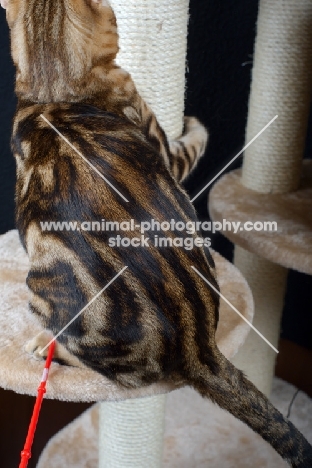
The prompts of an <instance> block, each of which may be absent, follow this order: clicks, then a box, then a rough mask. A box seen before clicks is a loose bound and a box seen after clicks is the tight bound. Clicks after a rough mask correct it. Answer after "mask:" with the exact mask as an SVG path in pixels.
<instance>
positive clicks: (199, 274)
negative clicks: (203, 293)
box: [191, 266, 278, 353]
mask: <svg viewBox="0 0 312 468" xmlns="http://www.w3.org/2000/svg"><path fill="white" fill-rule="evenodd" d="M191 268H192V269H193V270H194V271H195V272H196V273H197V274H198V276H200V277H201V278H202V279H203V280H204V281H205V283H207V284H208V285H209V286H210V287H211V288H212V289H213V290H214V291H215V292H216V293H217V294H219V296H220V297H221V298H222V299H223V300H224V301H225V302H226V303H227V304H228V305H229V306H230V307H231V308H232V309H233V310H234V311H235V312H236V313H237V314H238V315H239V316H240V317H241V318H242V319H243V320H245V322H246V323H248V325H249V326H250V327H251V328H252V329H253V330H254V331H255V332H256V333H258V335H259V336H260V337H261V338H262V339H263V340H264V341H265V342H266V343H267V344H268V345H269V346H271V348H272V349H274V351H275V352H276V353H278V350H277V349H276V348H275V347H274V346H273V345H272V344H271V343H270V342H269V341H268V340H267V339H266V338H265V337H264V336H263V335H262V333H260V332H259V330H257V328H255V327H254V326H253V324H252V323H250V322H249V320H247V319H246V318H245V317H244V316H243V315H242V314H241V313H240V312H239V311H238V310H237V309H236V307H234V306H233V304H231V303H230V301H228V300H227V298H226V297H224V296H223V294H221V293H220V291H218V290H217V288H215V287H214V286H213V284H211V283H210V281H208V280H207V279H206V278H205V277H204V276H203V275H202V274H201V273H200V272H199V271H198V270H197V269H196V268H195V267H193V266H192V267H191Z"/></svg>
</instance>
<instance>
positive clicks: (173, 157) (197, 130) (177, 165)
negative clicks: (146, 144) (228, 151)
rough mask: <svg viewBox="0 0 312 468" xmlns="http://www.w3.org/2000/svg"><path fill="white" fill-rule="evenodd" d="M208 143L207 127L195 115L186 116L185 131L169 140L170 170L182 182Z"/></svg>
mask: <svg viewBox="0 0 312 468" xmlns="http://www.w3.org/2000/svg"><path fill="white" fill-rule="evenodd" d="M207 143H208V132H207V130H206V128H205V127H204V126H203V125H202V124H201V123H200V122H199V120H197V119H196V118H195V117H185V118H184V133H183V135H182V136H181V137H180V138H177V139H176V140H172V141H170V142H169V148H170V171H171V173H172V174H173V176H174V177H175V179H176V180H178V181H179V182H181V181H182V180H184V179H185V178H186V177H187V176H188V175H189V173H190V172H191V171H192V170H193V169H194V167H195V166H196V164H197V163H198V161H199V159H200V158H201V157H202V156H203V155H204V153H205V150H206V147H207Z"/></svg>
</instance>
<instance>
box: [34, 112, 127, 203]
mask: <svg viewBox="0 0 312 468" xmlns="http://www.w3.org/2000/svg"><path fill="white" fill-rule="evenodd" d="M40 117H42V118H43V120H44V121H45V122H46V123H47V124H48V125H50V127H51V128H53V130H54V131H55V132H56V133H57V134H58V135H59V136H60V137H61V138H63V140H64V141H66V143H67V144H68V145H69V146H70V147H71V148H72V149H73V150H74V151H76V153H77V154H79V156H80V157H81V158H82V159H83V160H84V161H85V162H86V163H87V164H89V166H90V167H92V169H93V170H94V171H95V172H96V173H97V174H98V175H99V176H100V177H101V178H102V179H103V180H105V182H106V183H107V184H108V185H109V186H110V187H111V188H112V189H113V190H115V192H117V193H118V195H120V196H121V198H123V199H124V200H125V201H126V202H129V200H127V199H126V197H124V196H123V194H122V193H120V192H119V190H117V189H116V187H114V185H113V184H112V183H111V182H110V181H109V180H108V179H106V177H105V176H103V174H101V172H100V171H99V170H98V169H97V168H96V167H95V166H93V164H92V163H90V161H88V159H87V158H86V157H85V156H84V155H83V154H82V153H81V152H80V151H79V150H77V148H76V147H75V146H74V145H73V144H72V143H71V142H70V141H69V140H68V139H67V138H66V137H65V136H64V135H63V134H62V133H61V132H60V131H59V130H58V129H57V128H56V127H54V125H53V124H52V123H51V122H49V120H48V119H47V118H46V117H45V116H44V115H43V114H40Z"/></svg>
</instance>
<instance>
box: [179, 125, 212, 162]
mask: <svg viewBox="0 0 312 468" xmlns="http://www.w3.org/2000/svg"><path fill="white" fill-rule="evenodd" d="M208 138H209V133H208V130H207V129H206V127H205V126H204V125H203V124H202V123H201V122H200V121H199V120H198V119H196V117H184V133H183V137H182V138H181V141H182V140H183V141H184V143H185V144H186V145H187V144H192V145H193V146H194V147H195V148H196V150H197V157H198V158H200V157H202V156H203V154H204V152H205V150H206V147H207V143H208Z"/></svg>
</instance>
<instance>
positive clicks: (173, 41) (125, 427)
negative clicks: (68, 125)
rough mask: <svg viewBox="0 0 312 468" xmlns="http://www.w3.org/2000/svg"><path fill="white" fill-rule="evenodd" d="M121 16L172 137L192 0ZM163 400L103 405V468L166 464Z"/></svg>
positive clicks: (139, 74) (162, 2) (137, 75)
mask: <svg viewBox="0 0 312 468" xmlns="http://www.w3.org/2000/svg"><path fill="white" fill-rule="evenodd" d="M110 3H111V6H112V8H113V9H114V11H115V14H116V17H117V24H118V31H119V38H120V39H119V44H120V52H119V54H118V57H117V63H118V65H120V66H122V67H123V68H124V69H125V70H127V71H129V72H130V73H131V75H132V77H133V80H134V82H135V84H136V86H137V89H138V91H139V93H140V94H141V96H142V97H143V98H144V99H145V100H146V102H147V103H148V104H149V106H150V107H151V108H152V109H153V111H154V112H155V114H156V116H157V118H158V120H159V122H160V124H161V125H162V127H163V128H164V130H165V131H166V133H167V135H168V137H169V138H172V139H173V138H176V137H178V136H180V135H181V132H182V128H183V114H184V89H185V62H186V47H187V24H188V3H189V1H188V0H170V2H168V1H166V0H158V1H155V0H149V1H146V0H111V1H110ZM164 416H165V396H164V395H160V396H153V397H146V398H143V399H135V400H125V401H122V402H116V403H101V405H100V429H99V468H146V467H149V468H158V467H160V466H161V464H162V453H163V435H164Z"/></svg>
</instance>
